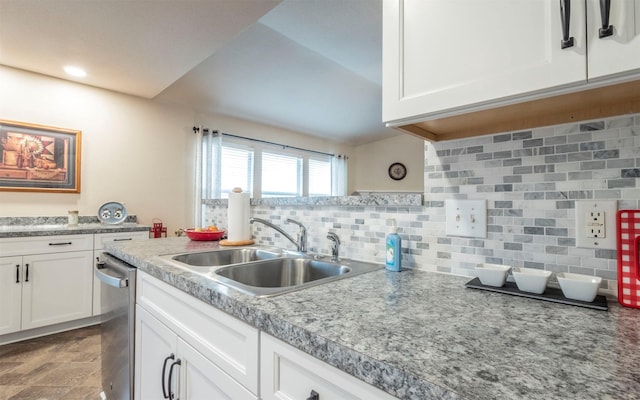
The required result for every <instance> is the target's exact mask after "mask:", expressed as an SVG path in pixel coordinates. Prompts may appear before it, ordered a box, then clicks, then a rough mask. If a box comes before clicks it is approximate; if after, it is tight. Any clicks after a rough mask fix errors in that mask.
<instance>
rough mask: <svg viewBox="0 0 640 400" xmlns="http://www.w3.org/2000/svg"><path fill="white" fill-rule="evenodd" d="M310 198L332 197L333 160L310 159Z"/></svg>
mask: <svg viewBox="0 0 640 400" xmlns="http://www.w3.org/2000/svg"><path fill="white" fill-rule="evenodd" d="M309 196H331V159H330V158H329V157H327V158H326V159H324V160H320V159H314V158H310V159H309Z"/></svg>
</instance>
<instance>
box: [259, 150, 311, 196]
mask: <svg viewBox="0 0 640 400" xmlns="http://www.w3.org/2000/svg"><path fill="white" fill-rule="evenodd" d="M261 170H262V197H298V196H302V158H300V157H293V156H287V155H284V154H275V153H266V152H264V153H262V165H261Z"/></svg>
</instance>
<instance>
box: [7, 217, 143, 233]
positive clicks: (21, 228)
mask: <svg viewBox="0 0 640 400" xmlns="http://www.w3.org/2000/svg"><path fill="white" fill-rule="evenodd" d="M148 230H149V226H145V225H140V224H138V223H137V220H136V217H135V216H131V215H130V216H128V217H127V219H126V220H125V222H123V223H120V224H115V225H109V224H103V223H101V222H100V221H99V220H98V218H97V217H85V216H82V217H80V223H79V224H78V225H76V226H68V225H67V217H1V218H0V238H12V237H27V236H55V235H81V234H92V233H115V232H139V231H148Z"/></svg>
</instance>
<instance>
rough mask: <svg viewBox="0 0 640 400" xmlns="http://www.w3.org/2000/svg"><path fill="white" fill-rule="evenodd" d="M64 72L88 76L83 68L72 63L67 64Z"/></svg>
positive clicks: (81, 76)
mask: <svg viewBox="0 0 640 400" xmlns="http://www.w3.org/2000/svg"><path fill="white" fill-rule="evenodd" d="M64 72H66V73H67V74H69V75H73V76H77V77H78V78H83V77H85V76H87V73H86V72H85V71H84V70H83V69H82V68H78V67H73V66H71V65H67V66H66V67H64Z"/></svg>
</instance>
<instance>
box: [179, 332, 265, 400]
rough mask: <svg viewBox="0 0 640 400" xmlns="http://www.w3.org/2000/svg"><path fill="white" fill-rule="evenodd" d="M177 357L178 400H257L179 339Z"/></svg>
mask: <svg viewBox="0 0 640 400" xmlns="http://www.w3.org/2000/svg"><path fill="white" fill-rule="evenodd" d="M178 357H179V358H180V361H181V365H180V367H179V368H180V382H179V384H178V385H179V387H180V399H184V400H200V399H216V400H223V399H228V400H256V399H257V397H256V396H254V395H253V394H252V393H251V392H249V391H248V390H247V389H245V388H244V387H242V386H241V385H240V384H239V383H238V382H236V381H234V380H233V379H232V378H231V377H230V376H229V375H227V374H225V373H224V372H222V370H221V369H220V368H218V367H217V366H216V365H215V364H214V363H212V362H211V361H210V360H208V359H207V358H206V357H205V356H203V355H202V353H199V352H198V351H196V350H195V349H194V348H193V347H191V346H190V345H189V344H187V342H185V341H184V340H182V339H181V338H178Z"/></svg>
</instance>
